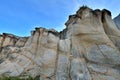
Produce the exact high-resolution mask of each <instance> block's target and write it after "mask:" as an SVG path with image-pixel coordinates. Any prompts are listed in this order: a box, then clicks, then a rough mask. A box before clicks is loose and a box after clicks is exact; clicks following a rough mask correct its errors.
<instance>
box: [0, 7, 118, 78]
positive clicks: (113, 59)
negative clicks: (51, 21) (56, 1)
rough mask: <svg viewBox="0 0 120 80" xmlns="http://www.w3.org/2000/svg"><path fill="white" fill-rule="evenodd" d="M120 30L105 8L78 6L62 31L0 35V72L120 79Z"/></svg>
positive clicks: (53, 76) (52, 76)
mask: <svg viewBox="0 0 120 80" xmlns="http://www.w3.org/2000/svg"><path fill="white" fill-rule="evenodd" d="M119 50H120V31H119V30H118V29H117V27H116V25H115V23H114V22H113V20H112V19H111V13H110V12H109V11H108V10H105V9H104V10H102V11H101V10H92V9H90V8H88V7H86V6H83V7H81V8H80V9H79V10H78V11H77V12H76V14H74V15H71V16H69V20H68V21H67V22H66V29H64V30H63V31H61V32H57V31H55V30H53V29H52V30H48V29H45V28H36V29H35V30H34V31H32V32H31V36H30V37H17V36H14V35H11V34H5V33H4V34H3V35H0V75H1V76H2V75H9V76H20V77H26V76H32V77H36V76H39V77H40V80H120V77H119V75H120V51H119Z"/></svg>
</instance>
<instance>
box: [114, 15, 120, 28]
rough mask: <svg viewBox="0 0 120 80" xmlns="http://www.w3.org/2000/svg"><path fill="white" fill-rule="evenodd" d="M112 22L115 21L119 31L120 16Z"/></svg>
mask: <svg viewBox="0 0 120 80" xmlns="http://www.w3.org/2000/svg"><path fill="white" fill-rule="evenodd" d="M113 20H114V21H115V23H116V25H117V27H118V29H120V14H119V15H118V16H117V17H115V18H114V19H113Z"/></svg>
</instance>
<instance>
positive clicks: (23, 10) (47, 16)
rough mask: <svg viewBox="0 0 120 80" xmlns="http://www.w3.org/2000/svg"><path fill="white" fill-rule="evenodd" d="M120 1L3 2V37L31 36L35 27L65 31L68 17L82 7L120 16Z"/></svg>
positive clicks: (0, 8)
mask: <svg viewBox="0 0 120 80" xmlns="http://www.w3.org/2000/svg"><path fill="white" fill-rule="evenodd" d="M119 4H120V0H0V34H2V33H3V32H7V33H12V34H15V35H18V36H28V35H30V31H31V30H33V29H34V28H35V27H37V26H40V27H45V28H54V29H56V30H58V31H61V30H62V29H63V28H65V25H64V23H65V22H66V21H67V19H68V16H69V15H71V14H74V13H75V12H76V11H77V9H78V8H79V7H80V6H82V5H87V6H89V7H90V8H92V9H96V8H99V9H103V8H106V9H108V10H110V11H111V12H112V15H113V17H115V16H117V15H118V14H119V13H120V5H119Z"/></svg>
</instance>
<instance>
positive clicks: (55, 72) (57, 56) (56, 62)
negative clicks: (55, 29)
mask: <svg viewBox="0 0 120 80" xmlns="http://www.w3.org/2000/svg"><path fill="white" fill-rule="evenodd" d="M56 52H57V54H56V60H55V69H54V80H56V77H57V76H56V74H57V69H58V59H59V40H58V43H57V50H56Z"/></svg>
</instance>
